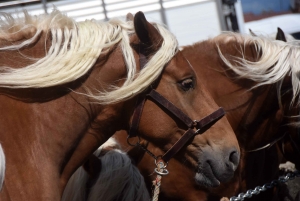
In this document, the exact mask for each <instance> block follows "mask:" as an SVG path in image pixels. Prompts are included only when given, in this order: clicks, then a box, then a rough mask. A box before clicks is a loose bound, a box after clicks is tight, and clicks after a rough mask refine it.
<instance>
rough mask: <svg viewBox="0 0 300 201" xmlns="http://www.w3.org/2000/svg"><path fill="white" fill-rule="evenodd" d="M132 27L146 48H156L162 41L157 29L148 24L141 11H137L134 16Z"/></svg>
mask: <svg viewBox="0 0 300 201" xmlns="http://www.w3.org/2000/svg"><path fill="white" fill-rule="evenodd" d="M134 28H135V32H136V35H137V37H138V38H139V40H140V41H141V42H142V44H143V45H146V47H148V48H150V47H151V48H158V46H160V45H161V43H162V37H161V35H160V34H159V32H158V30H157V29H156V28H155V27H154V26H153V25H152V24H150V23H149V22H148V21H147V20H146V18H145V15H144V13H143V12H141V11H140V12H138V13H136V14H135V16H134Z"/></svg>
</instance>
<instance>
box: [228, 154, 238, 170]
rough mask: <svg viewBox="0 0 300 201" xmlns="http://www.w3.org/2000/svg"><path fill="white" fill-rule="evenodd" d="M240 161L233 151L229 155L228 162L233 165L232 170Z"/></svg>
mask: <svg viewBox="0 0 300 201" xmlns="http://www.w3.org/2000/svg"><path fill="white" fill-rule="evenodd" d="M239 161H240V154H239V153H238V152H237V151H236V150H235V151H232V152H231V153H230V155H229V162H231V163H233V166H234V169H236V167H237V166H238V164H239Z"/></svg>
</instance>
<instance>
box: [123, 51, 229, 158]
mask: <svg viewBox="0 0 300 201" xmlns="http://www.w3.org/2000/svg"><path fill="white" fill-rule="evenodd" d="M141 52H143V51H140V53H139V58H140V66H141V69H142V68H143V67H144V66H145V63H146V56H145V55H144V54H142V53H141ZM146 99H150V100H152V101H153V102H154V103H156V104H157V105H160V106H162V107H163V108H164V109H166V110H167V111H169V112H170V113H172V114H173V115H174V116H176V117H177V118H178V119H179V120H181V121H182V123H184V124H185V125H186V126H187V127H188V129H187V131H186V132H185V133H184V134H183V135H182V136H181V138H180V139H179V140H178V141H177V142H176V143H175V144H174V145H173V146H172V147H171V148H170V149H169V150H168V151H167V152H166V153H165V154H164V155H163V156H162V157H161V158H162V159H163V161H164V162H166V163H167V162H168V161H169V160H170V159H171V158H172V157H173V156H174V155H175V154H176V153H177V152H178V151H180V149H181V148H182V147H183V146H184V145H185V144H186V143H187V142H188V141H189V140H190V139H191V138H192V137H194V136H195V135H197V134H202V133H203V132H204V131H205V130H207V129H208V128H209V127H210V126H212V125H213V124H214V123H216V122H217V121H218V120H219V119H221V118H222V117H223V116H224V115H225V111H224V109H223V108H219V109H217V110H216V111H215V112H213V113H211V114H210V115H208V116H206V117H204V118H203V119H201V120H199V121H197V120H192V119H191V118H190V117H189V116H188V115H186V114H185V113H184V112H183V111H181V110H180V109H179V108H178V107H176V106H175V105H174V104H173V103H171V102H170V101H169V100H167V99H166V98H165V97H163V96H162V95H161V94H160V93H158V92H157V91H156V90H155V89H151V90H150V92H149V93H142V94H140V95H139V97H138V100H137V103H136V107H135V110H134V112H133V118H132V123H131V126H130V129H129V132H128V139H129V138H132V137H135V136H137V135H138V126H139V122H140V119H141V115H142V112H143V107H144V104H145V101H146ZM155 159H156V158H155Z"/></svg>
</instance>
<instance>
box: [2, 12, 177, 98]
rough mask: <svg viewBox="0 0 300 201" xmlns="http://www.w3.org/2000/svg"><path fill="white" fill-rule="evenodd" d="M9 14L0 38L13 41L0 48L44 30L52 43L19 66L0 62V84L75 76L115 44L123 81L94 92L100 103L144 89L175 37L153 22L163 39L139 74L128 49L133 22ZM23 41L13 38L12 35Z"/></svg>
mask: <svg viewBox="0 0 300 201" xmlns="http://www.w3.org/2000/svg"><path fill="white" fill-rule="evenodd" d="M24 14H25V17H24V18H17V19H14V18H13V17H12V16H11V15H9V14H2V16H1V21H0V25H1V29H0V39H2V40H6V41H12V42H15V43H16V44H13V45H10V46H5V47H1V48H0V51H10V50H19V49H21V48H23V47H25V46H28V45H30V44H33V43H34V42H36V41H37V40H38V39H39V36H40V35H41V34H42V33H43V32H45V33H47V34H48V35H51V38H52V44H51V46H50V48H49V50H48V52H47V54H46V56H45V57H44V58H40V59H38V60H37V61H36V62H35V63H33V64H31V65H28V66H25V67H23V68H19V69H14V68H10V67H7V66H1V67H0V72H1V73H0V86H1V87H7V88H43V87H50V86H57V85H61V84H65V83H68V82H71V81H74V80H76V79H78V78H80V77H81V76H83V75H84V74H86V73H87V72H88V71H89V70H90V69H91V68H92V67H93V66H94V64H95V62H96V60H97V58H98V57H99V56H100V55H101V53H103V52H107V51H108V50H109V48H110V47H111V46H113V45H115V44H117V43H119V45H120V47H121V49H122V51H123V55H124V59H125V63H126V67H127V72H128V74H127V80H126V81H125V83H124V85H123V86H121V87H116V86H112V87H110V89H111V90H110V91H109V92H105V91H101V92H99V93H98V94H93V95H92V97H93V98H95V99H96V100H97V101H98V102H99V103H101V104H109V103H116V102H120V101H123V100H127V99H130V98H132V97H133V96H136V95H137V94H138V93H140V92H142V91H143V90H145V89H146V88H147V87H148V86H149V85H150V84H151V83H152V82H153V81H154V80H156V79H157V78H158V77H159V75H160V74H161V72H162V70H163V67H164V66H165V64H166V63H167V62H168V61H169V60H170V59H171V58H172V57H173V56H174V55H175V53H176V51H177V41H176V39H175V37H174V36H173V35H172V34H171V33H170V32H169V31H167V30H166V29H165V28H164V27H163V26H161V25H158V24H154V23H153V25H154V26H155V27H156V28H157V30H158V31H159V32H160V34H161V35H162V37H163V39H164V41H163V44H162V46H161V48H160V49H159V50H158V51H157V53H156V54H155V55H153V57H152V58H151V59H150V60H149V61H148V63H147V64H146V66H145V68H144V69H143V70H141V72H140V73H139V74H137V73H136V63H135V59H134V56H133V50H132V48H131V47H130V44H129V37H130V34H133V33H134V25H133V22H132V21H127V22H123V21H120V20H117V19H113V20H110V21H108V22H97V21H95V20H87V21H85V22H75V21H74V20H73V19H71V18H69V17H67V16H66V15H64V14H62V13H61V12H59V11H58V10H54V11H53V12H52V13H50V14H47V15H40V16H30V15H29V14H27V13H26V12H25V13H24ZM20 39H25V40H22V42H21V43H17V40H20Z"/></svg>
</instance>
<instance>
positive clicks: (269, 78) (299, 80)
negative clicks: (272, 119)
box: [212, 33, 300, 102]
mask: <svg viewBox="0 0 300 201" xmlns="http://www.w3.org/2000/svg"><path fill="white" fill-rule="evenodd" d="M212 40H213V41H214V42H216V43H217V44H218V43H220V41H222V40H223V41H225V43H228V42H230V41H236V42H237V43H238V44H240V50H241V53H242V55H243V50H244V48H245V47H246V45H249V44H253V45H254V46H255V49H256V53H257V58H258V60H257V61H255V62H252V61H248V60H246V59H245V58H244V56H242V57H233V60H234V62H235V63H236V64H237V65H236V64H235V65H233V64H232V60H231V61H230V60H229V59H227V58H225V56H224V55H223V54H222V51H221V50H220V48H219V46H218V51H219V54H220V57H221V59H222V60H223V61H224V62H225V64H226V65H227V66H228V67H230V68H231V69H232V70H233V71H234V72H235V73H237V74H238V75H239V76H240V77H243V78H248V79H251V80H253V81H255V82H257V85H256V87H258V86H261V85H266V84H278V92H279V93H278V95H279V96H280V88H281V84H282V82H283V79H284V78H285V77H286V76H290V77H291V80H292V89H293V100H292V102H293V101H294V100H295V99H297V97H298V96H299V93H300V91H299V90H300V46H299V44H300V43H299V41H296V40H291V39H290V40H289V41H288V42H283V41H279V40H274V39H273V38H270V37H263V36H250V35H241V34H238V33H225V34H222V35H220V36H218V37H216V38H215V39H212Z"/></svg>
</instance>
